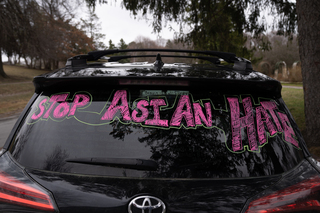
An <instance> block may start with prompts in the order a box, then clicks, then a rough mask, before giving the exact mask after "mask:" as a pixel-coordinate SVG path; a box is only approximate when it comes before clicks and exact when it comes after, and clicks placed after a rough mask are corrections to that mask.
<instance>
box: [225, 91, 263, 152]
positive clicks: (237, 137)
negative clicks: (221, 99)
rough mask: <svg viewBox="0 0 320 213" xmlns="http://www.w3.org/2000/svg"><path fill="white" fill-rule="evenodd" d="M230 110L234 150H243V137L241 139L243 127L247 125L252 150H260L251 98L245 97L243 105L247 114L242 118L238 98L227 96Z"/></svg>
mask: <svg viewBox="0 0 320 213" xmlns="http://www.w3.org/2000/svg"><path fill="white" fill-rule="evenodd" d="M227 99H228V102H229V105H230V111H231V128H232V149H233V151H241V150H242V149H243V148H242V139H241V128H244V127H247V135H248V140H249V146H250V150H253V151H255V150H258V144H257V140H256V133H255V131H256V129H255V124H254V118H253V110H252V103H251V99H250V98H249V97H248V98H244V99H243V107H244V111H245V114H246V116H244V117H242V118H240V107H239V102H238V98H227Z"/></svg>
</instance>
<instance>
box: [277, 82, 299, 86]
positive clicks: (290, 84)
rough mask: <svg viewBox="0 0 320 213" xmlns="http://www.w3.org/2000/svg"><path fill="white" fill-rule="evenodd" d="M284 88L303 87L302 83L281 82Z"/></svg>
mask: <svg viewBox="0 0 320 213" xmlns="http://www.w3.org/2000/svg"><path fill="white" fill-rule="evenodd" d="M281 84H282V86H294V87H303V85H302V82H301V83H283V82H281Z"/></svg>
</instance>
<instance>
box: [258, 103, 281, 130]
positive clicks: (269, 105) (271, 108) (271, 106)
mask: <svg viewBox="0 0 320 213" xmlns="http://www.w3.org/2000/svg"><path fill="white" fill-rule="evenodd" d="M261 105H262V106H263V108H265V109H266V110H269V113H270V114H271V116H272V118H273V120H274V122H275V123H276V126H277V128H278V131H279V132H282V131H283V130H282V127H281V125H280V122H279V120H278V117H277V115H276V114H275V112H274V110H276V109H278V107H277V105H276V104H275V103H274V102H273V101H262V102H261Z"/></svg>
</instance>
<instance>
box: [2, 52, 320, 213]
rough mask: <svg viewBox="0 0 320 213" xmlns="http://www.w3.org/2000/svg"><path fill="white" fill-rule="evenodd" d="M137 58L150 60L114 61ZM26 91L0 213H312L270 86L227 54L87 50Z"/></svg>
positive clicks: (295, 133)
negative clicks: (176, 60)
mask: <svg viewBox="0 0 320 213" xmlns="http://www.w3.org/2000/svg"><path fill="white" fill-rule="evenodd" d="M137 52H148V54H147V55H143V56H141V55H137V54H136V53H137ZM149 52H155V53H156V54H152V53H150V54H149ZM162 52H170V53H171V52H174V53H175V54H174V55H165V54H162ZM120 53H134V54H135V55H119V54H120ZM160 53H161V54H160ZM184 53H187V54H184ZM115 54H117V55H115ZM192 54H193V55H192ZM105 56H108V57H107V58H104V57H105ZM139 57H153V58H155V62H154V63H148V62H134V63H118V62H117V61H119V60H121V59H128V58H135V59H136V58H139ZM167 57H171V58H178V57H182V58H189V59H191V60H203V61H208V62H210V63H201V64H196V63H194V64H184V63H174V64H166V63H164V62H163V60H162V59H165V58H167ZM34 85H35V94H34V96H33V97H32V99H31V100H30V102H29V103H28V105H27V106H26V108H25V110H24V112H23V113H22V114H21V116H20V118H19V120H18V121H17V123H16V125H15V126H14V128H13V130H12V132H11V134H10V136H9V137H8V139H7V142H6V144H5V146H4V148H3V149H2V150H1V152H0V212H61V213H65V212H68V213H69V212H76V213H81V212H97V213H100V212H108V213H144V212H148V213H165V212H167V213H178V212H179V213H182V212H183V213H189V212H190V213H191V212H192V213H195V212H202V213H204V212H210V213H212V212H223V213H224V212H243V213H244V212H246V213H252V212H264V213H267V212H320V202H319V201H320V195H319V190H320V188H319V187H320V174H319V168H318V166H317V165H316V164H315V162H314V160H313V159H312V158H311V157H310V153H309V152H308V150H307V148H306V145H305V142H304V140H303V138H302V136H301V133H300V131H299V129H298V127H297V125H296V123H295V121H294V119H293V118H292V116H291V114H290V112H289V110H288V108H287V107H286V105H285V103H284V101H283V100H282V98H281V84H280V83H279V82H278V81H276V80H274V79H272V78H269V77H267V76H265V75H263V74H261V73H259V72H256V71H254V70H253V69H252V66H251V63H250V61H248V60H246V59H243V58H239V57H236V55H235V54H232V53H222V52H214V51H192V50H165V49H147V50H145V49H140V50H130V49H129V50H105V51H95V52H89V53H88V54H87V55H80V56H75V57H73V58H70V59H69V60H68V62H67V64H66V67H65V68H62V69H59V70H56V71H54V72H52V73H49V74H45V75H42V76H38V77H35V78H34Z"/></svg>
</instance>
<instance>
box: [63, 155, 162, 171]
mask: <svg viewBox="0 0 320 213" xmlns="http://www.w3.org/2000/svg"><path fill="white" fill-rule="evenodd" d="M66 162H69V163H81V164H90V165H99V166H110V167H118V168H128V169H136V170H147V171H155V170H157V168H158V163H157V162H155V161H153V160H145V159H136V158H73V159H67V160H66Z"/></svg>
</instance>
